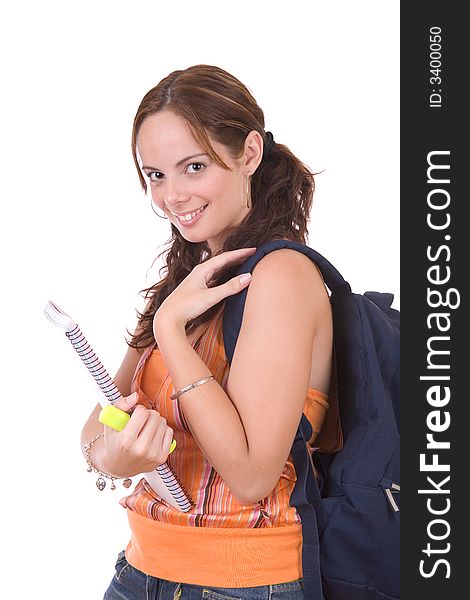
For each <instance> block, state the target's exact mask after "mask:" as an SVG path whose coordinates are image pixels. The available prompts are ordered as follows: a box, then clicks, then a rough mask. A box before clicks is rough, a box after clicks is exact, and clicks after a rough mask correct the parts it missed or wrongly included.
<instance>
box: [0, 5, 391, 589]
mask: <svg viewBox="0 0 470 600" xmlns="http://www.w3.org/2000/svg"><path fill="white" fill-rule="evenodd" d="M2 6H4V7H5V8H2V9H1V14H0V22H1V25H0V45H1V47H0V50H1V56H2V63H3V65H2V90H3V91H2V96H1V98H0V100H1V112H0V119H1V121H0V126H1V132H2V145H1V153H2V155H1V171H2V175H1V178H0V185H1V199H2V204H1V206H2V213H3V216H2V218H1V236H0V237H1V239H0V244H1V258H2V267H1V271H2V276H1V281H2V311H3V323H2V327H1V333H2V350H3V353H2V361H1V364H2V378H3V394H2V404H3V410H2V435H1V436H0V438H1V460H2V473H1V474H0V475H1V477H0V478H1V481H2V484H1V485H2V488H1V500H2V523H3V525H2V544H1V545H2V553H4V557H3V559H2V567H3V570H4V575H3V578H4V583H5V580H7V581H8V580H10V581H11V582H12V586H13V587H12V588H11V589H12V591H11V592H10V595H9V596H8V597H9V598H14V599H17V598H19V599H22V598H30V597H37V598H48V599H51V600H52V599H59V598H68V599H70V600H72V599H80V600H83V599H87V600H94V599H99V598H101V597H102V594H103V592H104V590H105V588H106V587H107V585H108V582H109V581H110V579H111V577H112V574H113V567H114V558H115V555H116V554H117V552H118V551H119V550H121V549H122V548H124V546H125V545H126V544H127V541H128V537H129V531H128V526H127V520H126V515H125V512H124V510H123V509H122V508H121V507H120V506H119V505H118V499H119V498H120V497H121V496H122V495H123V494H122V493H121V490H122V488H121V487H120V486H119V487H118V489H117V490H116V491H114V492H111V491H110V490H109V489H107V490H106V491H105V492H102V493H100V492H98V491H97V489H96V487H95V479H96V477H95V476H94V475H90V474H88V473H86V469H85V463H84V461H83V459H82V456H81V452H80V448H79V436H80V431H81V428H82V425H83V423H84V421H85V420H86V418H87V416H88V414H89V412H91V410H92V409H93V407H94V405H95V404H96V401H97V398H98V396H99V393H100V392H99V390H98V388H97V386H96V384H95V383H94V382H93V381H92V380H91V378H90V377H89V375H88V373H87V371H86V369H85V368H84V366H83V365H81V364H80V362H79V360H78V359H77V358H76V356H75V355H74V351H73V349H72V347H71V346H70V343H69V342H68V340H67V339H66V337H65V335H64V333H63V331H62V330H60V329H58V328H55V327H54V326H53V325H51V324H50V323H49V322H48V321H47V320H46V318H45V317H44V315H43V313H42V311H43V308H44V306H45V305H46V303H47V301H48V299H49V298H51V299H53V300H54V301H55V302H57V304H59V306H61V307H63V308H64V309H65V310H66V311H67V312H68V313H69V314H71V315H72V317H74V319H75V320H76V321H77V322H78V323H79V325H80V327H81V329H82V331H83V332H84V333H85V335H86V336H87V338H88V340H89V341H90V343H91V344H92V346H93V347H94V349H95V350H96V352H97V353H98V354H99V356H100V357H101V359H102V361H103V363H104V364H105V366H106V367H107V369H108V371H109V372H110V373H111V374H114V373H115V371H116V370H117V368H118V366H119V364H120V361H121V359H122V357H123V355H124V353H125V351H126V345H125V341H124V336H125V334H126V327H127V328H132V327H133V325H134V324H135V308H136V307H139V308H141V307H142V302H141V299H140V297H139V295H138V292H139V290H140V289H142V288H143V287H145V286H148V285H151V284H152V283H154V282H155V278H156V277H157V273H156V269H155V267H154V268H153V269H150V267H151V264H152V261H153V259H154V258H155V257H156V255H157V254H158V252H159V247H160V246H161V244H163V243H164V242H165V241H166V239H167V237H168V233H169V229H168V225H167V222H165V221H161V220H160V219H158V218H157V217H156V216H155V215H154V214H153V213H152V212H151V210H150V207H149V204H148V201H147V200H146V198H145V196H144V195H143V194H142V192H141V191H140V186H139V182H138V179H137V174H136V172H135V170H134V165H133V162H132V158H131V153H130V134H131V126H132V120H133V117H134V114H135V111H136V109H137V106H138V104H139V102H140V100H141V98H142V96H143V95H144V94H145V93H146V92H147V91H148V90H149V89H150V88H151V87H153V86H154V85H155V84H156V83H157V82H158V81H159V80H160V79H162V78H163V77H164V76H166V75H167V74H168V73H169V72H171V71H173V70H175V69H180V68H186V67H188V66H190V65H193V64H198V63H208V64H216V65H218V66H220V67H222V68H224V69H226V70H228V71H230V72H232V73H233V74H234V75H235V76H237V77H238V78H239V79H241V81H243V82H244V83H245V84H246V85H247V86H248V87H249V88H250V89H251V91H252V92H253V94H254V96H255V98H256V99H257V100H258V102H259V104H260V106H261V107H262V108H263V110H264V112H265V117H266V127H267V129H270V130H271V131H272V132H273V134H274V137H275V139H276V140H277V141H279V142H282V143H284V144H286V145H288V146H289V147H290V148H291V150H292V151H293V152H294V153H295V154H297V156H299V158H301V160H303V161H304V162H305V163H306V164H308V165H309V166H310V168H311V169H313V170H314V171H323V172H322V174H321V175H318V176H317V178H316V184H317V188H316V193H315V196H314V200H315V203H314V209H313V212H312V220H311V225H310V245H311V246H313V247H314V248H316V249H317V250H319V251H320V252H321V253H323V254H324V255H325V256H327V257H328V258H329V259H330V260H331V262H333V263H334V264H335V265H336V266H337V267H338V268H339V270H340V271H341V272H342V273H343V274H344V275H345V277H346V278H347V279H348V280H349V281H350V283H351V285H352V287H353V289H354V290H355V291H358V292H363V291H366V290H368V289H375V290H380V291H390V292H394V293H395V294H396V298H395V304H394V306H396V307H397V308H398V307H399V301H398V298H399V297H398V293H399V271H398V268H399V229H398V222H399V108H398V107H399V71H398V68H399V3H398V1H397V2H376V1H374V0H357V1H356V2H349V1H347V0H341V1H338V0H337V1H336V2H330V3H326V2H320V1H303V2H302V1H298V0H297V1H295V0H291V1H290V2H289V3H286V2H277V1H271V2H269V3H268V2H261V1H260V2H253V1H252V0H251V1H246V0H239V1H238V2H231V3H229V2H220V0H219V1H210V0H201V1H200V2H194V1H192V2H188V1H182V0H180V1H178V2H175V3H174V4H173V3H171V4H170V2H168V1H167V2H157V1H153V2H151V1H145V0H144V1H140V2H123V1H111V0H102V1H97V0H95V1H93V2H91V1H88V0H82V1H81V2H80V3H70V2H58V1H57V2H52V1H47V0H46V1H44V0H43V1H42V2H33V1H29V2H21V1H17V2H15V3H8V5H7V3H5V4H3V5H2ZM6 6H8V8H6ZM149 269H150V270H149ZM2 585H3V584H2ZM3 589H5V588H3Z"/></svg>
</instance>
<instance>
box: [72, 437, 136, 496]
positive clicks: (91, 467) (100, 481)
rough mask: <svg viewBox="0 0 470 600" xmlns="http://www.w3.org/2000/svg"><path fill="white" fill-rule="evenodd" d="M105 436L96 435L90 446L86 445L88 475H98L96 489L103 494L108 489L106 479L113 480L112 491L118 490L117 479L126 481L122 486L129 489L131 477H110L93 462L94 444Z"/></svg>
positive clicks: (84, 446) (89, 443)
mask: <svg viewBox="0 0 470 600" xmlns="http://www.w3.org/2000/svg"><path fill="white" fill-rule="evenodd" d="M103 436H104V432H103V433H99V434H98V435H95V437H94V438H93V439H92V440H90V441H89V442H88V444H84V445H83V448H84V449H85V460H86V463H87V465H88V469H87V471H88V473H91V472H92V471H93V472H94V473H98V475H99V477H98V479H97V480H96V487H97V488H98V489H99V490H100V492H102V491H103V490H104V488H105V487H106V481H105V478H106V479H111V486H110V487H111V489H112V490H115V489H116V485H115V483H114V482H115V481H116V479H124V481H123V482H122V485H123V486H124V487H125V488H126V489H127V488H128V487H130V486H131V484H132V479H129V477H113V476H112V475H108V474H107V473H103V471H100V470H99V469H98V468H97V467H95V465H94V464H93V462H92V460H91V456H90V451H91V447H92V446H93V444H94V443H95V442H96V440H99V439H100V437H103Z"/></svg>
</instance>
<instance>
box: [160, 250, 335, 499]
mask: <svg viewBox="0 0 470 600" xmlns="http://www.w3.org/2000/svg"><path fill="white" fill-rule="evenodd" d="M232 293H234V292H232ZM225 295H228V294H225ZM164 317H166V318H164ZM326 319H328V320H330V319H331V316H330V307H329V301H328V296H327V293H326V290H325V288H324V285H323V282H322V280H321V277H320V275H319V274H318V272H317V269H316V268H315V267H314V265H313V264H312V262H311V261H310V259H309V258H307V257H305V256H303V255H301V254H300V253H298V252H295V251H293V250H288V249H285V250H278V251H276V252H273V253H271V254H269V255H268V256H266V257H265V258H263V259H262V261H260V263H259V264H258V265H257V267H256V268H255V271H254V273H253V278H252V281H251V283H250V288H249V290H248V294H247V300H246V305H245V311H244V317H243V323H242V327H241V330H240V335H239V338H238V342H237V346H236V350H235V354H234V357H233V361H232V366H231V370H230V375H229V379H228V384H227V393H226V392H225V391H224V390H223V389H222V388H221V387H220V386H219V384H217V383H216V382H210V383H208V384H206V385H203V386H199V387H197V388H194V389H192V390H190V391H189V392H187V393H185V394H183V395H182V396H181V397H180V400H179V402H180V406H181V408H182V410H183V412H184V415H185V418H186V420H187V422H188V424H189V426H190V428H191V431H192V433H193V435H194V437H195V439H196V441H197V443H198V445H199V446H200V447H201V449H202V451H203V452H204V453H205V455H206V456H207V458H208V460H209V461H210V462H211V464H212V465H213V466H214V468H215V469H216V471H217V472H218V473H219V474H220V476H221V477H222V478H223V479H224V480H225V481H226V483H227V485H228V486H229V487H230V489H231V491H232V493H233V494H234V495H235V496H236V497H237V499H238V500H239V501H240V502H242V503H243V504H251V503H253V502H256V501H258V500H259V499H261V498H264V497H265V496H266V495H267V494H268V493H269V492H270V491H271V490H272V489H273V487H274V486H275V484H276V482H277V481H278V479H279V476H280V474H281V472H282V470H283V468H284V466H285V463H286V460H287V458H288V456H289V452H290V448H291V446H292V441H293V439H294V436H295V432H296V430H297V426H298V424H299V420H300V417H301V414H302V410H303V406H304V402H305V398H306V392H307V388H308V385H309V377H310V366H311V357H312V347H313V344H314V341H315V338H316V336H317V333H318V331H319V330H320V329H321V328H322V324H323V325H324V323H325V320H326ZM328 322H330V321H328ZM155 333H156V335H157V341H158V344H159V347H160V351H161V352H162V354H163V357H164V359H165V363H166V365H167V368H168V370H169V372H170V376H171V378H172V381H173V384H174V387H175V389H180V388H181V387H183V386H185V385H187V384H188V383H191V382H193V381H196V380H198V379H201V378H203V377H206V376H208V375H210V372H209V370H208V368H207V366H206V365H205V364H204V363H203V362H202V360H201V359H200V357H199V356H198V355H197V353H196V352H195V351H194V350H193V348H192V347H191V345H190V344H189V343H188V342H187V339H186V336H185V334H184V327H182V326H181V324H178V323H177V322H175V319H172V318H171V313H170V314H168V312H167V313H166V314H165V313H163V314H162V315H161V318H159V317H158V313H157V316H156V322H155ZM329 351H330V352H331V348H330V349H329Z"/></svg>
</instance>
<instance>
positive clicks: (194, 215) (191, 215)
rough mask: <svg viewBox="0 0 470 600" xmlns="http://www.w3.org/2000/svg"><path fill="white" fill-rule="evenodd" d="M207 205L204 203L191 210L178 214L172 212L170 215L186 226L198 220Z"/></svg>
mask: <svg viewBox="0 0 470 600" xmlns="http://www.w3.org/2000/svg"><path fill="white" fill-rule="evenodd" d="M207 206H208V205H207V204H206V205H204V206H201V207H200V208H198V209H196V210H194V211H192V212H187V213H184V214H182V215H178V214H175V213H172V215H173V216H174V217H176V218H177V220H178V223H180V224H181V225H182V226H183V227H188V226H189V225H194V223H196V221H198V220H199V218H200V217H201V215H202V213H203V212H204V210H205V209H206V208H207Z"/></svg>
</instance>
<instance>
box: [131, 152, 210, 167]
mask: <svg viewBox="0 0 470 600" xmlns="http://www.w3.org/2000/svg"><path fill="white" fill-rule="evenodd" d="M198 156H209V155H208V154H207V152H200V153H199V154H191V156H186V157H185V158H182V159H181V160H179V161H178V162H177V163H176V166H177V167H180V166H181V165H182V164H183V163H185V162H186V161H188V160H191V159H192V158H197V157H198ZM142 169H150V170H151V171H158V169H156V168H155V167H148V166H145V165H143V166H142Z"/></svg>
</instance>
